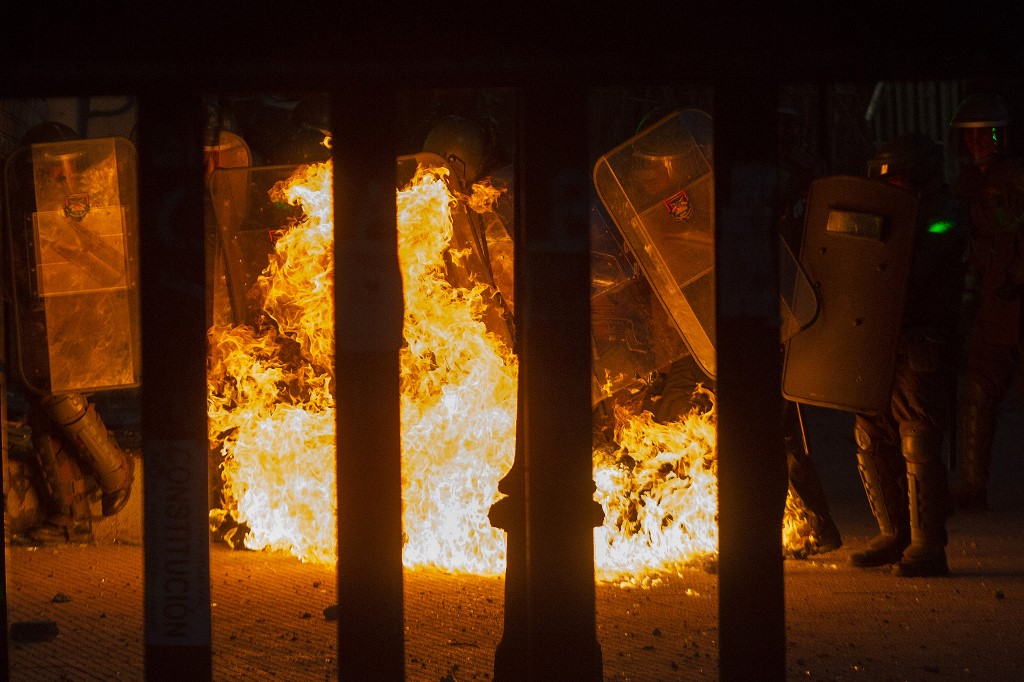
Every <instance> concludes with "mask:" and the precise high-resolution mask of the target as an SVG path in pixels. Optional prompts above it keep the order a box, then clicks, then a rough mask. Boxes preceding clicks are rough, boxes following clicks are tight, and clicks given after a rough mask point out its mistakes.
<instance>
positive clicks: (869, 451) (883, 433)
mask: <svg viewBox="0 0 1024 682" xmlns="http://www.w3.org/2000/svg"><path fill="white" fill-rule="evenodd" d="M854 436H855V437H856V440H857V469H858V471H859V472H860V478H861V482H862V483H863V484H864V492H865V493H867V497H868V504H869V505H870V506H871V512H872V514H874V516H875V520H876V521H877V522H878V535H876V536H875V537H873V538H872V539H871V540H869V541H868V547H867V549H865V550H864V551H862V552H855V553H854V554H852V555H850V562H851V563H852V564H853V565H854V566H858V567H861V568H865V567H870V566H882V565H885V564H892V563H896V562H897V561H899V559H900V557H901V556H902V555H903V550H904V549H905V548H906V547H907V545H909V544H910V518H909V517H910V513H909V507H908V505H907V470H906V462H905V460H904V459H903V455H902V453H901V452H900V450H899V446H898V445H897V444H896V443H895V442H893V440H892V438H891V436H889V435H888V433H887V430H886V429H884V428H879V425H877V424H876V423H873V421H872V420H870V419H867V418H865V417H862V416H861V415H857V420H856V425H855V427H854Z"/></svg>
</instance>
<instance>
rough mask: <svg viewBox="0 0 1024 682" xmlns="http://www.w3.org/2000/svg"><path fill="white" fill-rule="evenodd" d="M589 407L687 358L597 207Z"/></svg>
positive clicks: (593, 223)
mask: <svg viewBox="0 0 1024 682" xmlns="http://www.w3.org/2000/svg"><path fill="white" fill-rule="evenodd" d="M590 334H591V337H590V338H591V349H592V354H593V355H592V372H593V373H592V382H591V403H592V404H594V405H596V404H597V403H598V402H600V401H601V400H603V399H605V398H607V397H609V396H611V395H614V394H615V393H617V392H618V391H620V390H621V389H623V388H626V387H628V386H630V385H632V384H634V383H637V382H638V381H639V380H641V379H642V378H643V377H645V376H648V375H650V374H652V373H653V372H655V371H657V370H659V369H663V368H665V367H668V366H669V365H671V364H672V363H673V362H675V361H676V360H678V359H679V358H681V357H683V356H685V355H686V354H687V348H686V344H685V343H684V342H683V338H682V337H681V336H680V335H679V332H678V330H677V329H676V327H675V325H674V324H673V323H672V322H671V321H670V319H669V316H668V314H667V313H666V311H665V309H664V307H662V305H661V303H660V302H659V300H658V298H657V297H656V296H655V295H654V292H653V291H651V286H650V284H649V283H648V282H647V280H646V279H645V278H644V276H643V275H642V274H641V273H640V271H639V268H638V267H637V265H636V263H635V262H633V261H632V260H631V259H630V258H629V257H628V255H627V254H626V252H625V251H624V250H623V248H622V244H621V242H620V238H619V237H617V234H616V232H615V231H614V229H613V228H611V227H610V226H609V225H608V221H607V220H605V217H604V215H603V213H602V212H601V210H600V209H599V208H598V207H597V206H593V207H591V211H590Z"/></svg>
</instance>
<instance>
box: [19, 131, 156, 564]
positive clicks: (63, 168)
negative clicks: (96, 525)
mask: <svg viewBox="0 0 1024 682" xmlns="http://www.w3.org/2000/svg"><path fill="white" fill-rule="evenodd" d="M129 147H130V143H129V142H128V141H127V140H123V139H121V140H115V139H114V138H107V139H105V140H80V139H79V138H78V136H77V135H76V134H75V133H74V131H72V130H70V129H69V128H67V127H66V126H63V125H60V124H56V123H52V122H47V123H42V124H39V125H38V126H35V127H33V128H32V129H30V130H29V131H28V132H27V133H26V134H25V135H24V137H23V138H22V140H21V143H20V145H19V147H18V149H16V150H15V152H14V153H12V155H11V156H10V157H9V158H8V160H7V162H6V163H5V173H4V189H5V199H6V209H7V223H8V224H7V231H8V246H9V247H10V248H9V251H8V253H7V257H8V259H9V262H8V266H9V268H10V271H9V273H8V274H9V276H10V283H11V285H12V286H11V289H10V298H9V300H8V301H6V303H7V304H8V308H9V312H10V320H11V322H13V324H8V325H7V326H8V330H9V331H10V333H11V334H12V342H11V343H10V344H9V347H10V348H11V349H12V350H14V351H15V355H14V362H12V364H13V365H14V366H15V368H16V370H17V371H18V373H19V374H20V376H21V379H22V383H23V384H24V386H25V388H26V389H28V392H29V395H28V397H27V402H28V421H29V425H30V427H31V431H32V434H31V438H32V449H33V454H34V459H35V460H36V464H37V469H38V472H37V475H38V478H39V487H40V497H41V498H43V504H42V506H43V507H44V512H45V519H44V520H43V522H42V523H40V524H39V525H38V526H36V527H34V528H31V529H29V530H28V531H27V532H26V533H25V535H26V536H27V538H28V541H30V542H33V543H36V544H49V543H54V542H91V541H92V540H93V532H92V521H93V518H92V511H91V506H90V502H91V501H92V500H94V499H96V498H98V500H99V502H100V506H101V514H102V515H103V516H104V517H107V516H113V515H115V514H117V513H118V512H120V511H121V510H122V509H123V508H124V506H125V504H126V503H127V501H128V499H129V496H130V494H131V490H132V483H133V481H134V476H135V474H134V463H133V459H132V457H131V455H130V454H129V453H127V452H126V451H125V450H123V449H122V448H121V447H120V446H119V445H118V443H117V442H116V440H115V439H114V437H113V435H112V434H111V433H110V432H109V431H108V430H107V428H106V426H105V425H104V424H103V421H102V420H101V418H100V416H99V414H98V413H97V411H96V408H95V406H94V405H93V404H92V403H91V402H90V400H89V399H88V397H87V396H86V393H85V391H87V390H91V388H96V389H101V388H102V389H106V388H120V387H126V386H129V385H131V382H132V380H133V378H134V377H135V376H137V374H138V372H137V363H136V362H135V357H136V355H135V354H134V353H133V352H132V351H133V347H132V346H131V340H130V339H128V340H125V339H126V337H125V334H126V332H124V330H123V327H124V326H127V325H126V321H128V322H130V319H131V315H130V311H129V310H128V308H129V306H130V305H131V304H130V300H131V295H130V294H131V292H129V288H130V287H134V281H135V278H134V276H130V275H129V274H126V271H127V270H128V267H129V265H128V263H129V262H130V261H129V260H128V259H127V258H126V257H125V256H124V255H123V254H124V251H126V250H127V249H125V248H124V247H123V245H122V246H121V247H120V248H122V250H121V251H119V250H118V249H117V248H115V247H113V246H111V244H110V243H109V242H107V241H104V240H102V239H99V238H97V237H96V231H97V230H98V229H99V228H98V227H96V225H97V224H99V226H100V227H102V228H105V229H107V231H108V233H113V232H115V231H116V230H121V231H122V234H121V236H122V240H123V239H124V234H126V233H127V232H128V231H129V230H130V228H129V227H126V226H125V225H126V219H124V218H123V216H124V214H125V213H126V212H124V211H123V207H122V205H121V204H122V203H128V202H129V199H127V198H126V196H127V194H129V192H128V190H127V187H121V186H119V185H116V183H117V182H118V180H119V172H120V171H121V168H123V167H124V165H129V166H130V165H131V164H130V162H129V161H128V156H130V155H131V154H133V153H134V149H132V150H131V154H129V153H128V149H129ZM125 173H126V175H131V173H130V172H129V171H125ZM131 182H132V183H134V176H132V178H131ZM119 193H120V194H119ZM132 194H133V192H132ZM119 202H120V203H119ZM112 207H113V208H112ZM114 208H116V209H117V210H114ZM133 208H134V207H130V209H133ZM33 217H34V218H35V222H33V219H32V218H33ZM33 228H34V229H33ZM44 228H45V229H44ZM36 247H38V248H36ZM55 263H56V264H57V266H61V265H66V267H64V269H63V270H61V269H59V268H58V267H56V266H54V264H55ZM48 268H49V269H48ZM51 271H56V272H57V273H58V274H50V273H51ZM58 294H59V295H58ZM62 304H63V307H62ZM75 306H78V307H75ZM82 320H86V321H87V325H88V328H89V330H90V331H92V332H93V333H94V334H96V335H97V336H101V335H103V334H105V335H106V336H105V337H102V339H101V342H97V340H96V339H95V338H79V336H80V334H78V333H77V332H81V330H82V329H83V327H82V325H81V324H78V322H81V321H82ZM112 327H122V329H121V330H120V334H119V333H118V331H117V330H114V331H111V328H112ZM115 360H116V361H117V362H115ZM129 375H131V376H129Z"/></svg>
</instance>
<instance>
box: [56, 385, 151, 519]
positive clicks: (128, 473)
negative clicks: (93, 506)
mask: <svg viewBox="0 0 1024 682" xmlns="http://www.w3.org/2000/svg"><path fill="white" fill-rule="evenodd" d="M43 407H44V408H45V410H46V412H47V414H48V415H49V416H50V418H51V419H52V420H53V421H54V422H55V423H56V424H57V425H58V426H59V427H60V428H61V430H62V431H63V432H64V433H65V434H66V435H67V436H68V438H70V439H71V441H72V442H73V443H74V444H75V447H76V449H77V450H78V454H79V456H80V457H81V458H82V463H83V464H84V465H85V466H86V468H88V469H89V470H90V472H91V473H92V474H93V476H94V477H95V478H96V483H97V484H99V487H100V491H101V492H102V498H101V502H102V509H103V515H104V516H113V515H114V514H116V513H117V512H119V511H120V510H121V509H122V508H123V507H124V505H125V503H127V502H128V496H129V495H130V494H131V490H132V480H133V479H134V471H133V466H132V461H131V458H130V457H129V456H128V454H127V453H125V452H124V451H123V450H122V449H121V448H120V447H118V445H117V442H116V441H115V440H114V438H113V436H111V434H110V432H109V431H107V427H106V426H104V425H103V421H102V420H101V419H100V417H99V414H97V413H96V408H95V407H93V406H92V405H91V404H89V401H88V400H86V399H85V396H83V395H81V394H78V393H67V394H64V395H54V396H48V397H47V398H45V399H44V400H43Z"/></svg>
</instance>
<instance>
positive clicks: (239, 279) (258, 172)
mask: <svg viewBox="0 0 1024 682" xmlns="http://www.w3.org/2000/svg"><path fill="white" fill-rule="evenodd" d="M296 168H297V166H291V165H288V166H259V167H242V168H217V169H215V170H213V171H212V172H211V173H210V175H209V178H208V183H209V188H210V201H211V203H212V205H213V217H214V220H215V222H216V225H215V226H214V229H215V231H216V234H217V236H218V237H219V244H220V247H221V249H223V254H224V266H225V267H224V273H223V285H224V288H226V291H227V296H228V301H229V307H230V311H231V314H230V317H231V318H232V319H231V320H230V321H231V322H235V323H244V324H250V325H252V324H255V323H256V321H257V320H256V318H257V317H258V316H259V315H260V314H261V301H258V300H256V299H254V298H253V297H252V296H251V293H252V290H253V286H255V284H256V280H257V279H258V278H259V276H260V275H261V274H262V272H263V270H264V269H265V268H266V267H267V263H268V262H269V259H270V255H271V254H272V253H273V252H274V236H275V235H276V234H277V232H278V230H280V229H281V228H282V227H283V226H285V225H288V224H289V222H290V220H292V219H297V218H299V217H300V216H301V213H302V210H301V209H300V208H298V207H296V206H291V205H289V204H287V203H284V202H281V201H274V200H273V199H272V198H271V194H270V190H271V189H272V188H273V187H274V185H276V184H277V183H278V182H282V181H284V180H287V179H288V178H289V177H291V175H292V174H293V173H294V172H295V170H296ZM208 229H210V228H209V226H208ZM217 272H218V283H219V282H220V273H219V270H218V271H217Z"/></svg>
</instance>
